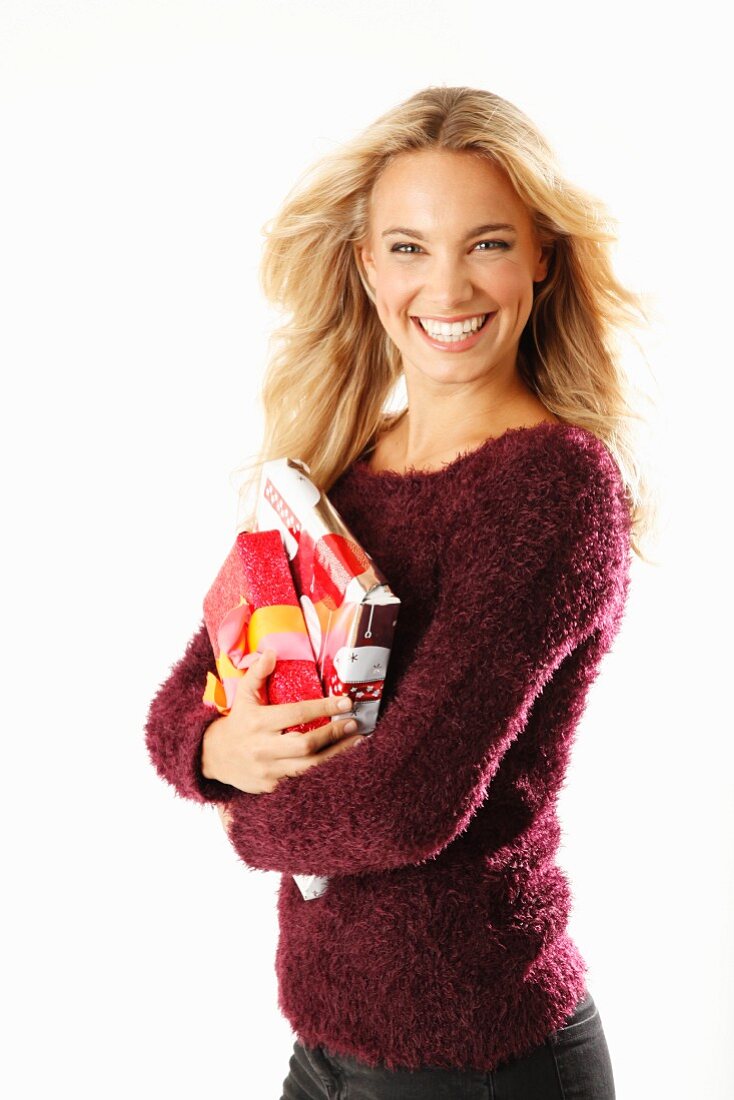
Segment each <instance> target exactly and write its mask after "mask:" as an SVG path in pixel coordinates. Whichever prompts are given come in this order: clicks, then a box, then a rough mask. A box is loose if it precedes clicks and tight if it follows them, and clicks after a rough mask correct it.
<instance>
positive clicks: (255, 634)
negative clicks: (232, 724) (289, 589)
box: [202, 596, 313, 714]
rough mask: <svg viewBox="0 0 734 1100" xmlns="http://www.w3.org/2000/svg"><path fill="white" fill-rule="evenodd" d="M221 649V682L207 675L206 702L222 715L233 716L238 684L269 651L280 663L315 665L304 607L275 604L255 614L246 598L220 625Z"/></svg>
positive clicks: (216, 660) (258, 608) (219, 667)
mask: <svg viewBox="0 0 734 1100" xmlns="http://www.w3.org/2000/svg"><path fill="white" fill-rule="evenodd" d="M217 646H218V649H219V655H218V656H217V657H216V659H215V664H216V666H217V672H218V673H219V678H217V677H216V676H215V675H214V673H213V672H207V675H206V688H205V689H204V695H203V698H202V702H204V703H208V704H209V705H210V706H215V707H216V708H217V710H218V711H219V713H220V714H228V713H229V710H230V708H231V706H232V703H233V702H234V697H235V692H236V691H237V681H238V680H240V679H242V677H243V676H244V675H245V673H246V672H247V669H248V668H249V667H250V665H251V664H252V663H253V662H254V661H256V660H257V658H258V657H259V656H260V654H261V653H264V652H265V650H266V649H274V650H275V652H276V654H277V659H278V660H280V661H313V650H312V649H311V642H310V641H309V637H308V632H307V630H306V623H305V621H304V618H303V612H302V611H301V608H300V606H298V605H294V604H272V605H271V606H269V607H256V608H255V609H254V610H253V608H252V605H251V604H250V603H249V602H248V600H247V599H246V597H245V596H242V597H241V598H240V602H239V604H238V605H237V607H233V608H232V609H231V611H228V612H227V614H226V615H225V616H224V618H223V619H222V621H221V623H220V624H219V627H218V629H217Z"/></svg>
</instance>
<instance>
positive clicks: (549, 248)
mask: <svg viewBox="0 0 734 1100" xmlns="http://www.w3.org/2000/svg"><path fill="white" fill-rule="evenodd" d="M553 249H554V246H553V244H545V245H540V246H539V250H538V262H537V263H536V265H535V271H534V273H533V282H534V283H542V282H543V279H545V278H546V277H547V275H548V266H549V264H550V262H551V259H552V258H553Z"/></svg>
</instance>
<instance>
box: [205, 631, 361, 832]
mask: <svg viewBox="0 0 734 1100" xmlns="http://www.w3.org/2000/svg"><path fill="white" fill-rule="evenodd" d="M276 657H277V655H276V653H275V650H273V649H267V650H266V651H265V653H264V654H262V655H261V656H260V657H259V658H258V660H257V661H255V662H254V663H253V664H252V665H250V667H249V668H248V670H247V672H246V673H245V675H244V676H243V677H242V678H241V680H240V682H239V683H238V685H237V694H236V695H235V698H234V700H233V702H232V707H231V709H230V712H229V714H228V715H224V716H222V717H221V718H217V719H216V720H215V721H214V722H212V723H211V725H209V726H208V727H207V729H206V732H205V733H204V739H203V743H202V752H201V768H202V772H203V773H204V776H205V777H206V778H207V779H218V780H219V781H220V782H221V783H229V784H230V785H231V786H232V787H237V789H238V790H240V791H245V792H246V793H247V794H264V793H268V792H270V791H274V790H275V788H276V786H277V785H278V783H279V781H280V780H281V779H283V777H284V776H296V775H300V774H301V772H304V771H306V769H307V768H312V767H313V766H314V765H315V764H320V763H322V761H324V760H328V759H329V757H331V756H334V755H336V753H339V752H342V751H344V750H345V749H348V748H351V747H352V745H354V744H356V743H358V742H359V741H360V740H361V739H362V738H361V737H360V736H359V734H353V735H352V736H347V734H348V733H350V732H351V730H350V729H348V728H347V727H348V726H349V725H350V722H353V720H352V719H350V722H347V723H345V721H344V719H341V720H339V719H336V720H335V719H333V718H332V721H330V722H327V723H326V724H325V725H323V726H319V727H318V729H313V730H309V731H308V732H307V733H298V732H297V731H291V732H290V733H283V732H282V731H283V730H285V729H288V728H289V727H290V726H297V725H300V724H301V723H302V722H311V721H313V720H314V719H316V718H321V717H324V718H331V717H332V716H333V715H337V714H345V712H348V711H349V710H350V709H351V706H352V701H351V699H349V698H348V697H346V696H331V697H329V698H328V699H303V700H301V701H300V702H298V703H273V704H268V702H267V694H266V691H265V683H266V681H267V678H268V676H269V675H270V674H271V672H272V671H273V669H274V668H275V664H276ZM345 703H346V706H344V705H343V704H345ZM353 728H354V729H356V728H357V727H356V723H354V726H353ZM225 815H226V810H224V811H221V810H220V817H221V818H222V822H223V823H224V825H225V827H226V825H227V817H226V816H225Z"/></svg>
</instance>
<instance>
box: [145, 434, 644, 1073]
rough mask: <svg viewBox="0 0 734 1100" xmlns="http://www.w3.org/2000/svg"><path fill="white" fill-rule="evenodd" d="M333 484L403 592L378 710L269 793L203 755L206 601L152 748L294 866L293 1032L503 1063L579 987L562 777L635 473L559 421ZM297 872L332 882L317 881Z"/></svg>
mask: <svg viewBox="0 0 734 1100" xmlns="http://www.w3.org/2000/svg"><path fill="white" fill-rule="evenodd" d="M328 495H329V499H330V500H331V502H332V503H333V504H334V506H335V507H336V508H337V510H338V511H339V512H340V513H341V515H342V517H343V518H344V520H345V522H346V524H347V526H348V527H349V528H350V530H351V531H352V533H353V534H354V535H355V537H356V538H357V539H358V540H359V541H360V542H361V543H362V545H363V546H364V547H365V549H366V550H367V551H368V553H369V554H371V555H372V557H373V558H374V560H375V561H376V562H377V564H378V565H379V567H380V569H381V570H382V571H383V573H384V574H385V576H386V577H387V578H388V580H389V582H390V585H391V587H392V588H393V590H394V591H395V593H396V594H397V595H398V596H399V597H400V599H401V602H402V606H401V608H400V613H399V617H398V625H397V627H396V632H395V639H394V647H393V650H392V654H391V657H390V663H389V667H388V674H387V678H386V681H385V691H384V696H383V702H382V708H381V711H380V717H379V720H378V723H377V726H376V728H375V730H374V732H373V734H372V735H371V736H370V737H369V738H368V739H367V740H366V741H365V742H364V744H362V745H361V746H359V747H358V748H352V749H349V750H347V751H346V752H344V753H341V754H338V755H336V756H335V757H332V758H331V759H329V760H326V761H324V762H323V763H322V764H319V765H316V766H314V767H312V768H310V769H308V770H307V771H306V772H304V773H303V774H301V775H298V776H294V777H287V778H285V779H283V780H281V781H280V782H279V783H278V784H277V786H276V788H275V789H274V790H273V791H271V792H268V793H265V794H260V795H252V794H247V793H244V792H241V791H238V790H236V789H235V788H234V787H231V786H229V785H228V784H225V783H220V782H219V781H217V780H213V779H206V778H205V777H204V776H203V775H202V772H201V742H202V737H203V734H204V731H205V729H206V726H207V725H208V724H209V722H211V721H212V720H213V718H215V717H217V715H216V713H214V714H213V713H212V710H211V708H210V707H207V706H205V705H204V704H202V702H201V694H202V691H203V688H204V683H205V681H206V673H207V671H214V669H215V665H214V655H213V653H212V650H211V645H210V643H209V639H208V636H207V632H206V629H205V627H204V625H203V622H202V624H201V626H200V627H199V629H198V631H197V632H196V634H195V635H194V636H193V637H192V639H191V641H190V642H189V644H188V647H187V649H186V652H185V654H184V655H183V657H182V658H181V659H180V660H179V661H178V663H177V664H176V665H175V666H174V667H173V669H172V671H171V673H170V675H169V677H168V679H167V680H166V681H165V683H163V685H162V686H161V687H160V689H159V690H158V693H157V694H156V695H155V697H154V699H153V701H152V703H151V705H150V710H149V714H148V718H147V723H146V743H147V747H148V751H149V754H150V757H151V761H152V762H153V764H154V765H155V767H156V768H157V770H158V772H159V773H160V775H161V776H163V777H164V778H165V779H166V780H167V781H168V782H169V783H170V784H172V785H173V787H174V788H175V789H176V790H177V791H178V793H179V794H180V795H181V796H183V797H185V798H189V799H194V800H196V801H199V802H212V803H216V802H225V803H229V805H230V811H231V813H232V822H231V826H230V832H229V835H230V841H231V843H232V846H233V848H234V850H235V852H236V853H237V856H238V858H239V859H240V860H241V861H242V862H244V863H245V864H247V865H248V866H249V867H253V868H258V869H263V870H273V871H279V872H282V874H281V880H280V888H279V894H278V918H279V926H280V935H279V942H278V950H277V954H276V971H277V976H278V984H279V995H278V1003H279V1007H280V1009H281V1011H282V1012H283V1014H284V1016H285V1017H286V1019H287V1020H288V1021H289V1022H290V1024H291V1026H292V1028H293V1031H294V1032H295V1034H296V1035H297V1036H298V1038H299V1039H300V1040H301V1042H304V1043H307V1044H309V1045H311V1046H315V1045H317V1044H319V1043H320V1044H323V1045H324V1046H326V1047H327V1048H328V1049H329V1050H331V1051H334V1052H336V1053H339V1054H346V1055H351V1056H352V1057H355V1058H358V1059H360V1060H362V1061H363V1062H367V1063H368V1064H369V1065H373V1066H376V1065H383V1066H386V1067H387V1068H389V1069H396V1068H405V1069H417V1068H419V1067H428V1066H435V1067H443V1068H454V1069H457V1068H461V1069H469V1070H471V1069H475V1070H478V1071H483V1072H488V1071H491V1070H493V1069H496V1068H497V1067H498V1066H500V1065H501V1064H502V1063H503V1062H505V1061H507V1060H509V1059H510V1058H514V1057H521V1056H523V1055H524V1054H526V1053H528V1052H529V1051H530V1050H531V1049H532V1048H533V1047H535V1046H537V1045H539V1044H541V1043H543V1041H544V1040H545V1038H546V1037H547V1036H548V1035H549V1033H550V1032H551V1031H553V1030H555V1029H556V1028H558V1027H560V1026H561V1025H562V1024H563V1023H564V1021H565V1020H566V1018H567V1017H568V1016H569V1015H571V1013H572V1012H573V1010H574V1008H575V1006H576V1005H577V1004H578V1002H579V1001H580V1000H581V999H582V998H583V996H584V995H585V992H586V981H585V974H586V971H587V964H586V962H585V960H584V959H583V957H582V956H581V954H580V952H579V950H578V948H577V947H576V945H575V944H574V942H573V941H572V939H571V938H570V937H569V935H568V933H567V922H568V917H569V912H570V907H571V900H572V895H571V890H570V886H569V883H568V880H567V878H566V876H565V875H564V873H563V871H562V870H561V869H560V868H559V867H558V866H557V865H556V862H555V855H556V852H557V849H558V845H559V843H560V839H561V830H560V825H559V821H558V816H557V798H558V794H559V791H560V789H561V787H562V785H563V782H564V775H565V772H566V768H567V764H568V761H569V754H570V752H571V747H572V742H573V738H574V733H575V730H576V727H577V725H578V722H579V719H580V717H581V714H582V712H583V710H584V706H585V700H586V696H587V692H588V688H589V686H590V684H591V683H592V682H593V680H594V679H595V678H596V676H597V673H598V670H599V664H600V661H601V659H602V657H603V656H604V654H605V653H606V652H607V651H608V650H609V649H610V647H611V645H612V642H613V639H614V637H615V635H616V634H617V632H618V629H619V626H620V623H621V620H622V617H623V613H624V607H625V603H626V598H627V593H628V589H629V580H630V564H631V550H630V515H629V509H628V506H627V503H626V500H625V495H624V489H623V483H622V479H621V476H620V473H619V470H618V468H617V465H616V463H615V462H614V460H613V458H612V456H611V454H610V452H609V451H608V450H607V448H606V447H605V445H604V444H603V443H602V442H601V441H600V440H599V439H598V438H597V437H596V436H595V435H593V434H592V433H591V432H589V431H587V430H585V429H582V428H578V427H575V426H573V425H569V424H565V423H550V422H544V423H541V424H537V425H534V426H532V427H520V428H510V429H508V430H507V431H505V432H504V433H503V434H502V435H500V436H498V437H494V438H492V439H489V440H486V441H485V442H484V443H483V444H482V445H481V446H479V447H478V448H475V449H474V450H470V451H466V452H462V453H461V454H459V455H458V456H457V457H456V458H454V459H453V460H452V461H451V462H449V463H445V464H444V465H443V467H442V468H441V469H440V470H433V471H420V470H415V469H411V470H408V471H407V472H406V473H399V472H397V471H392V470H382V471H379V472H377V471H373V470H371V469H370V468H369V465H368V460H367V458H365V457H361V458H359V459H357V461H356V462H354V463H353V464H352V465H351V466H350V467H349V468H348V469H347V470H346V471H345V472H344V473H343V474H342V476H341V477H340V478H339V479H338V481H336V482H335V484H334V485H333V486H332V489H331V490H330V492H329V494H328ZM294 873H304V874H319V875H327V876H328V877H329V880H330V881H329V886H328V889H327V891H326V893H325V894H324V895H322V896H321V897H320V898H317V899H313V900H309V901H306V900H304V899H303V898H302V896H301V894H300V891H299V889H298V887H297V885H296V883H295V882H294V880H293V878H292V875H293V874H294Z"/></svg>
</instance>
